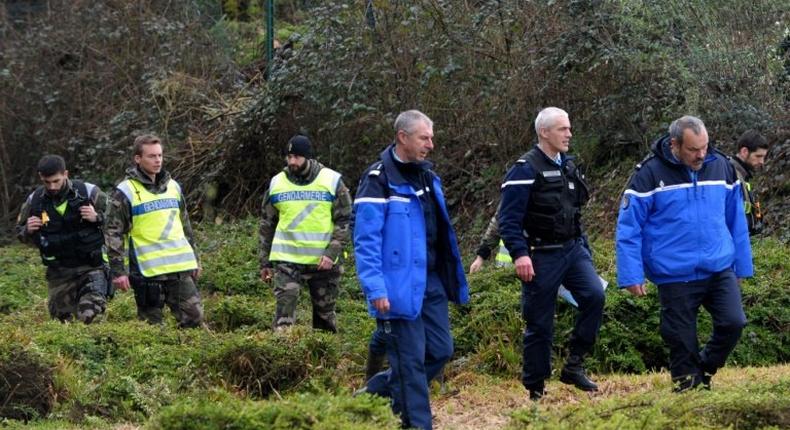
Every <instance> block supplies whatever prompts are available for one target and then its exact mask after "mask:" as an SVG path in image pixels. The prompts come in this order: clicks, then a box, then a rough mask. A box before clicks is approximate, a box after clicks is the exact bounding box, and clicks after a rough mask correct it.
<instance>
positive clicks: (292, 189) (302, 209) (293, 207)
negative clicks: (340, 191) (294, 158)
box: [269, 168, 340, 264]
mask: <svg viewBox="0 0 790 430" xmlns="http://www.w3.org/2000/svg"><path fill="white" fill-rule="evenodd" d="M338 181H340V173H337V172H335V171H334V170H332V169H327V168H322V169H321V171H320V172H319V173H318V176H317V177H316V178H315V180H314V181H313V182H311V183H309V184H306V185H297V184H294V183H293V182H291V181H290V180H288V176H286V174H285V172H280V173H279V174H277V175H276V176H275V177H274V178H272V181H271V183H270V184H269V199H270V201H271V203H272V205H274V207H275V208H276V209H277V211H278V212H279V221H278V223H277V229H276V230H275V232H274V240H272V249H271V252H270V253H269V260H271V261H284V262H289V263H297V264H318V263H319V262H320V261H321V256H322V255H324V250H325V249H326V247H327V245H329V242H330V240H331V238H332V231H333V230H334V228H335V223H334V220H332V202H334V200H335V197H336V196H335V191H336V190H337V184H338Z"/></svg>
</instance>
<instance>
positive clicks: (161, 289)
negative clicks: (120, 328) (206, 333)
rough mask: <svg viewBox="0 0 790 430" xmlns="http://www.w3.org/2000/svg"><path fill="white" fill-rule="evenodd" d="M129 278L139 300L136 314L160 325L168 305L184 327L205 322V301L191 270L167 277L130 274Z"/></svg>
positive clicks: (136, 299)
mask: <svg viewBox="0 0 790 430" xmlns="http://www.w3.org/2000/svg"><path fill="white" fill-rule="evenodd" d="M129 280H130V282H131V284H132V289H133V290H134V301H135V303H137V317H138V318H139V319H141V320H143V321H147V322H148V323H150V324H161V323H162V320H163V313H162V310H163V309H164V306H165V304H167V307H169V308H170V312H172V313H173V316H174V317H175V319H176V321H177V322H178V326H179V327H181V328H190V327H197V326H199V325H200V323H201V322H202V321H203V303H202V302H201V300H200V293H199V292H198V290H197V286H195V281H194V280H193V279H192V276H190V274H189V273H188V272H182V273H178V274H176V275H175V276H173V277H170V278H167V279H148V278H144V277H142V276H134V275H133V276H131V277H129Z"/></svg>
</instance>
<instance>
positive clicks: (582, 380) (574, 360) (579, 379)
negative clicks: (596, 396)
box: [560, 355, 598, 391]
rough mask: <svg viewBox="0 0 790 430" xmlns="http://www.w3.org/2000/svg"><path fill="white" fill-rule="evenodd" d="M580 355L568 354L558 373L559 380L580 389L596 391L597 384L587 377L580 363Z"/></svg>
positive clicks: (582, 359) (581, 358)
mask: <svg viewBox="0 0 790 430" xmlns="http://www.w3.org/2000/svg"><path fill="white" fill-rule="evenodd" d="M583 362H584V358H583V357H582V356H581V355H570V356H568V360H567V361H566V362H565V366H564V367H563V368H562V372H561V373H560V382H563V383H565V384H569V385H573V386H575V387H576V388H578V389H580V390H582V391H598V386H597V385H595V383H594V382H593V381H590V379H589V378H587V375H586V374H585V373H584V366H582V363H583Z"/></svg>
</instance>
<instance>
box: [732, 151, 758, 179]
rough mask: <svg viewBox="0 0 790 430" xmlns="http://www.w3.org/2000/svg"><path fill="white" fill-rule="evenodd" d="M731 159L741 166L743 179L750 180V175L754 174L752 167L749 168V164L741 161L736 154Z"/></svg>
mask: <svg viewBox="0 0 790 430" xmlns="http://www.w3.org/2000/svg"><path fill="white" fill-rule="evenodd" d="M732 159H733V160H735V161H737V162H738V166H741V168H742V169H743V178H744V179H745V180H747V181H748V180H749V179H751V178H752V175H753V174H754V169H752V166H750V165H749V163H747V162H745V161H743V160H741V157H739V156H738V155H737V154H736V155H733V156H732Z"/></svg>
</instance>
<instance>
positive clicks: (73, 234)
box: [17, 155, 108, 324]
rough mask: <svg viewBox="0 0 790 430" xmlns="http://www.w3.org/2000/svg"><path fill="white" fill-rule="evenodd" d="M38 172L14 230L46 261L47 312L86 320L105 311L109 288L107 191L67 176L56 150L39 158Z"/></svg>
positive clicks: (54, 316) (59, 318)
mask: <svg viewBox="0 0 790 430" xmlns="http://www.w3.org/2000/svg"><path fill="white" fill-rule="evenodd" d="M38 176H39V178H40V179H41V182H42V183H43V185H42V186H40V187H38V188H37V189H36V190H35V191H34V192H33V193H31V194H30V196H28V198H27V201H26V202H25V203H24V204H23V205H22V208H21V209H20V211H19V218H18V219H17V236H18V237H19V239H20V240H21V241H22V242H26V243H30V244H33V245H35V246H36V247H38V249H39V252H40V254H41V261H42V262H43V263H44V266H46V267H47V286H48V291H47V292H48V294H47V295H48V296H49V300H48V305H47V306H48V308H49V315H50V316H51V317H52V318H53V319H58V320H60V321H68V320H70V319H71V318H73V317H74V316H75V315H76V317H77V319H78V320H80V321H82V322H84V323H85V324H90V323H91V322H92V321H93V320H94V319H95V318H96V317H97V316H99V315H100V314H102V313H103V312H104V310H105V308H106V296H107V294H108V289H107V286H108V285H107V277H106V275H105V271H104V269H105V265H104V261H103V258H102V250H103V249H104V235H103V233H102V225H103V224H104V214H105V212H106V210H107V196H106V195H105V194H104V193H103V192H102V191H101V190H100V189H99V187H97V186H95V185H93V184H91V183H88V182H83V181H78V180H74V181H72V180H70V179H69V171H68V170H66V162H65V161H64V160H63V157H60V156H58V155H46V156H44V157H43V158H41V160H40V161H39V162H38Z"/></svg>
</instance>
